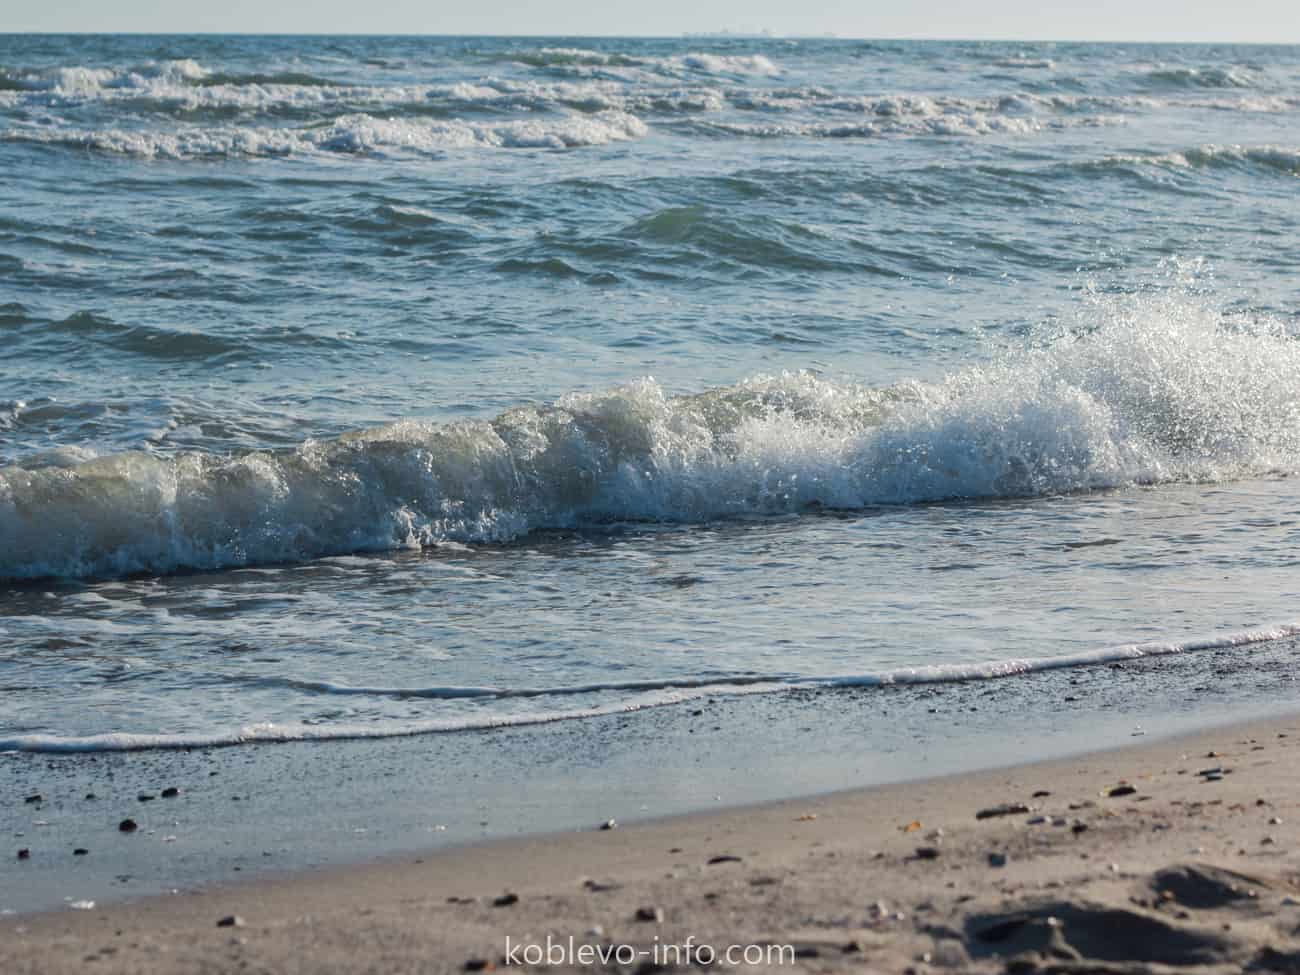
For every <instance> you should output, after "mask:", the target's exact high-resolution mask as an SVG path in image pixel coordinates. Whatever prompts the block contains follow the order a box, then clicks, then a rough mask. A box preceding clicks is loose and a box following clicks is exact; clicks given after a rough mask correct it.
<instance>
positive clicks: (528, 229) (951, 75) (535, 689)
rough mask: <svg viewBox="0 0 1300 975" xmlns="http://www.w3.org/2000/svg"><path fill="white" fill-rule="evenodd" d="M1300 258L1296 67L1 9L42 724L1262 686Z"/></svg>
mask: <svg viewBox="0 0 1300 975" xmlns="http://www.w3.org/2000/svg"><path fill="white" fill-rule="evenodd" d="M1297 272H1300V48H1297V47H1282V46H1277V47H1269V46H1225V45H1220V46H1214V45H1209V46H1205V45H1194V46H1193V45H1189V46H1164V45H1117V44H1086V43H1020V42H1017V43H984V42H981V43H973V42H972V43H963V42H942V43H940V42H910V41H909V42H902V41H868V40H847V39H838V40H837V39H788V40H787V39H777V38H757V39H755V38H741V37H698V36H696V37H687V38H680V39H633V38H599V39H596V38H578V37H575V38H522V37H511V38H501V37H454V38H452V37H375V36H366V37H325V36H311V37H306V36H304V37H296V36H295V37H289V36H284V37H269V36H244V35H241V36H207V35H205V36H139V35H122V36H94V35H78V36H47V35H8V36H0V751H9V752H21V753H37V754H43V753H65V752H77V753H84V752H105V751H134V750H160V749H175V748H192V747H195V746H217V745H224V746H230V747H231V749H235V750H238V749H239V748H242V747H244V746H246V745H249V744H263V745H265V744H268V743H273V742H284V743H286V744H284V745H280V746H277V747H280V748H285V749H291V748H293V747H295V746H293V745H291V744H288V743H289V742H293V741H296V740H299V739H314V740H318V741H321V740H326V741H328V740H333V739H356V738H375V739H382V738H389V737H412V736H426V738H427V739H428V740H432V739H434V738H441V739H443V740H449V739H448V738H447V736H449V735H454V734H461V735H465V734H471V735H472V734H487V733H490V729H498V728H501V727H503V726H529V725H551V726H555V725H559V726H562V727H563V728H566V729H570V731H571V732H573V733H577V734H581V729H582V728H583V727H584V723H585V722H592V721H598V720H599V719H600V718H601V716H609V715H619V716H620V720H625V721H630V722H633V723H635V722H636V721H640V720H645V719H646V718H647V715H650V714H658V713H663V711H664V709H675V708H693V707H696V706H697V704H698V702H701V701H702V700H708V701H710V702H717V701H725V702H727V706H728V707H729V708H730V709H731V710H732V712H733V713H737V712H743V710H744V709H745V708H747V707H757V706H758V703H757V702H758V701H760V700H769V699H770V698H771V696H772V695H779V694H783V693H784V694H791V693H795V694H797V695H798V700H799V701H800V702H804V703H803V704H801V705H800V706H801V707H806V708H808V709H809V713H816V711H817V708H818V707H819V706H820V707H823V708H826V707H830V708H834V707H836V704H835V701H836V700H837V698H836V697H835V695H836V694H837V692H839V691H840V689H842V688H844V687H846V686H847V687H853V688H858V689H859V692H858V693H859V695H861V694H866V695H868V696H869V695H870V694H871V693H873V692H874V691H875V690H876V689H879V691H880V692H881V693H885V692H886V691H887V690H888V689H889V688H893V687H897V686H900V685H912V684H924V685H934V684H945V683H951V682H955V681H960V682H966V684H967V685H970V684H978V683H979V682H988V683H989V685H990V686H992V685H995V684H996V685H998V686H1000V687H1004V688H1007V689H1008V690H1006V691H1003V692H1002V695H1001V700H1002V701H1003V704H1002V705H1001V706H1002V707H1004V708H1005V709H1006V712H1007V713H1008V714H1010V715H1013V714H1014V713H1015V712H1016V710H1017V707H1018V705H1017V703H1016V694H1017V693H1018V692H1016V691H1015V690H1014V689H1013V688H1014V687H1015V686H1018V685H1015V684H1014V677H1015V675H1018V674H1023V673H1026V672H1032V671H1038V670H1056V669H1073V670H1074V671H1078V672H1079V673H1080V674H1082V673H1085V672H1086V673H1089V674H1094V675H1100V676H1094V677H1092V678H1089V679H1090V680H1093V681H1102V682H1104V681H1106V680H1110V679H1114V680H1120V679H1121V677H1119V676H1116V677H1114V678H1111V677H1110V676H1108V675H1110V674H1112V673H1115V674H1122V670H1119V671H1112V670H1107V669H1106V668H1104V667H1103V668H1102V669H1101V670H1098V669H1097V668H1098V665H1103V664H1115V663H1117V662H1119V663H1122V662H1124V661H1130V660H1137V659H1144V658H1150V657H1156V656H1160V655H1167V656H1170V657H1176V658H1179V659H1181V658H1184V657H1186V658H1191V657H1195V656H1197V655H1198V654H1200V653H1202V652H1204V651H1213V652H1215V653H1219V654H1224V653H1230V654H1233V655H1236V656H1235V657H1234V659H1235V660H1236V661H1237V666H1236V667H1235V668H1234V669H1233V670H1232V675H1233V676H1220V677H1217V678H1216V676H1215V674H1216V673H1217V672H1216V671H1211V672H1209V673H1208V674H1207V673H1206V672H1205V671H1204V670H1198V671H1197V672H1196V673H1197V676H1196V678H1195V679H1196V680H1197V681H1202V682H1208V683H1210V684H1212V683H1213V682H1214V681H1215V680H1216V679H1218V680H1222V681H1229V680H1243V679H1246V678H1243V677H1242V675H1243V674H1245V675H1249V674H1250V672H1251V669H1250V661H1251V659H1252V657H1253V656H1254V655H1256V654H1260V653H1265V652H1272V653H1275V654H1276V653H1277V652H1278V648H1279V647H1287V646H1289V644H1288V643H1287V641H1288V640H1289V639H1290V638H1291V637H1293V636H1294V635H1295V634H1296V633H1297V632H1300V630H1298V629H1297V626H1296V624H1297V623H1300V610H1297V608H1296V607H1297V600H1298V599H1300V573H1298V572H1297V567H1298V566H1300V497H1298V496H1297V495H1298V492H1297V483H1298V482H1297V480H1296V474H1297V472H1298V471H1300V341H1298V335H1297V333H1300V273H1297ZM1270 648H1271V649H1270ZM1286 652H1287V653H1288V654H1289V653H1290V652H1291V651H1290V650H1287V651H1286ZM1162 679H1167V680H1169V681H1176V680H1178V679H1179V678H1178V671H1177V669H1176V668H1174V669H1171V670H1169V671H1168V672H1167V673H1166V677H1165V678H1162ZM1067 700H1069V698H1067ZM1249 700H1250V699H1249V696H1248V695H1247V696H1246V698H1245V700H1244V701H1243V702H1242V703H1240V704H1239V705H1238V707H1239V710H1240V712H1241V713H1246V712H1248V711H1249V709H1250V703H1249ZM819 702H820V704H819ZM917 720H921V721H923V720H925V718H924V717H923V716H922V717H921V718H918V719H917ZM931 720H932V721H935V722H938V721H941V720H944V719H943V718H942V716H940V717H933V716H932V718H931ZM325 747H338V746H336V745H329V746H325ZM863 747H869V743H868V742H864V743H863Z"/></svg>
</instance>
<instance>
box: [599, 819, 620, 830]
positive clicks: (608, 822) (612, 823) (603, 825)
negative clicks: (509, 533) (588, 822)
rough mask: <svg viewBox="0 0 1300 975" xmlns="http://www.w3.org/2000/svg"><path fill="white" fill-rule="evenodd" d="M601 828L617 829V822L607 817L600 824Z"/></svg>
mask: <svg viewBox="0 0 1300 975" xmlns="http://www.w3.org/2000/svg"><path fill="white" fill-rule="evenodd" d="M600 828H601V829H603V830H604V829H618V822H617V821H616V820H613V819H607V820H605V821H604V822H603V823H601V824H600Z"/></svg>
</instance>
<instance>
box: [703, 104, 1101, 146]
mask: <svg viewBox="0 0 1300 975" xmlns="http://www.w3.org/2000/svg"><path fill="white" fill-rule="evenodd" d="M1124 123H1125V119H1124V117H1123V116H1118V115H1089V116H1076V117H1068V118H1067V117H1058V116H1021V115H1003V114H996V113H984V112H979V111H973V112H957V111H941V112H936V113H933V114H927V113H925V112H924V111H921V110H917V109H913V111H911V112H907V111H904V110H898V111H890V110H886V111H881V112H879V113H877V114H875V115H873V116H872V117H870V118H868V119H867V120H864V121H844V122H839V121H836V122H784V121H782V122H725V121H720V120H713V119H708V120H697V121H694V122H692V123H691V124H692V125H694V126H696V127H697V128H699V129H700V130H703V131H706V132H711V133H715V134H718V135H727V136H738V137H742V138H752V139H867V138H875V137H882V136H896V137H899V136H949V137H974V136H987V135H1032V134H1034V133H1037V132H1043V131H1047V130H1055V129H1066V128H1076V127H1080V126H1084V127H1093V126H1105V125H1123V124H1124Z"/></svg>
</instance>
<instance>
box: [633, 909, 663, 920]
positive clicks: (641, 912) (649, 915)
mask: <svg viewBox="0 0 1300 975" xmlns="http://www.w3.org/2000/svg"><path fill="white" fill-rule="evenodd" d="M636 919H637V920H638V921H653V922H654V923H655V924H662V923H663V920H664V912H663V911H662V910H661V909H660V908H658V907H638V908H637V909H636Z"/></svg>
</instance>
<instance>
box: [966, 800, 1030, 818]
mask: <svg viewBox="0 0 1300 975" xmlns="http://www.w3.org/2000/svg"><path fill="white" fill-rule="evenodd" d="M1029 811H1030V810H1029V807H1028V806H1026V805H1025V804H1024V803H1023V802H1008V803H1003V804H1002V805H1000V806H990V807H989V808H988V809H981V810H980V811H979V812H977V813H976V814H975V818H976V819H993V818H994V817H996V816H1018V815H1020V814H1022V813H1027V812H1029Z"/></svg>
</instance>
